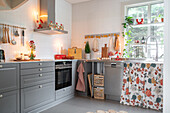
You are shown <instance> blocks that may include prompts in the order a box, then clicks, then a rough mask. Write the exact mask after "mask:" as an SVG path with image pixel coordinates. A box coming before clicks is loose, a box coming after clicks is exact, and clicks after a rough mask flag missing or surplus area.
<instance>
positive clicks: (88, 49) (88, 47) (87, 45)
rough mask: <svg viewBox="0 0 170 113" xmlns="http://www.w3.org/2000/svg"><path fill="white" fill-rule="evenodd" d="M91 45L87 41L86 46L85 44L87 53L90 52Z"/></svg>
mask: <svg viewBox="0 0 170 113" xmlns="http://www.w3.org/2000/svg"><path fill="white" fill-rule="evenodd" d="M90 52H91V51H90V45H89V42H88V41H87V42H86V46H85V53H90Z"/></svg>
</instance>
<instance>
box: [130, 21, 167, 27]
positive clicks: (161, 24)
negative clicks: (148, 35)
mask: <svg viewBox="0 0 170 113" xmlns="http://www.w3.org/2000/svg"><path fill="white" fill-rule="evenodd" d="M148 26H164V22H159V23H150V24H138V25H132V27H133V28H137V27H148Z"/></svg>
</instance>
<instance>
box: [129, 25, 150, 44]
mask: <svg viewBox="0 0 170 113" xmlns="http://www.w3.org/2000/svg"><path fill="white" fill-rule="evenodd" d="M129 30H131V34H130V35H131V37H128V39H132V41H133V42H135V40H139V41H141V40H142V37H147V36H148V27H136V28H130V29H129Z"/></svg>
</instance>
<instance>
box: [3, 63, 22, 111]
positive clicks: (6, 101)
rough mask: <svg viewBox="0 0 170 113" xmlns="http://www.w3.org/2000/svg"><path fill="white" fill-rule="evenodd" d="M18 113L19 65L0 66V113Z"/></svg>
mask: <svg viewBox="0 0 170 113" xmlns="http://www.w3.org/2000/svg"><path fill="white" fill-rule="evenodd" d="M19 112H20V110H19V64H0V113H19Z"/></svg>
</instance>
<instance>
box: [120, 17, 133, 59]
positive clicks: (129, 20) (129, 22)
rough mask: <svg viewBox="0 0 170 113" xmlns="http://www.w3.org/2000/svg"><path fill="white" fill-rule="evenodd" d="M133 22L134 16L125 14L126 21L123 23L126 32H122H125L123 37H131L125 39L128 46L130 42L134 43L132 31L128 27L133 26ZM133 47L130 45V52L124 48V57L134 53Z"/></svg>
mask: <svg viewBox="0 0 170 113" xmlns="http://www.w3.org/2000/svg"><path fill="white" fill-rule="evenodd" d="M133 23H134V19H133V17H129V16H125V22H124V23H122V25H123V28H124V29H125V30H126V32H122V34H123V37H125V36H128V37H129V38H128V39H125V46H126V47H127V46H128V44H130V43H132V37H131V33H132V31H131V30H128V28H129V27H130V28H132V25H133ZM132 29H133V28H132ZM131 49H133V48H130V47H129V53H128V52H127V50H126V49H124V50H123V57H124V58H127V57H130V54H131V53H132V50H131Z"/></svg>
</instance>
